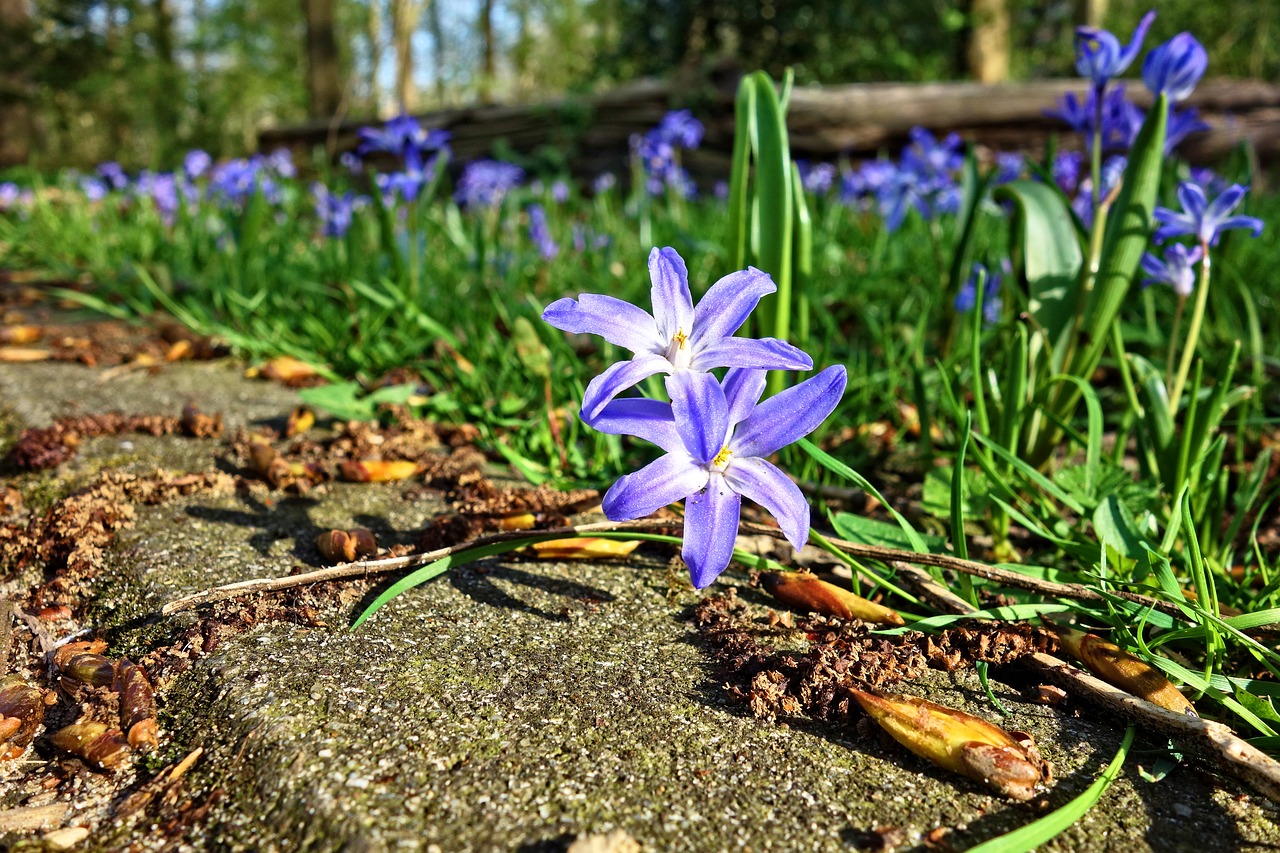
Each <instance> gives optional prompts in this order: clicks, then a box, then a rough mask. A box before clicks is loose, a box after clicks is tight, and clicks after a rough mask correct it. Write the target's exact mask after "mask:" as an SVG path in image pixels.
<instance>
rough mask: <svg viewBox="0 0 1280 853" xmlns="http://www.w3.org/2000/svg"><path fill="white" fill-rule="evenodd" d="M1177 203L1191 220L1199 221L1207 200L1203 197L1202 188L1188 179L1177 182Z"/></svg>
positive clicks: (1202, 215)
mask: <svg viewBox="0 0 1280 853" xmlns="http://www.w3.org/2000/svg"><path fill="white" fill-rule="evenodd" d="M1178 203H1179V204H1181V205H1182V210H1183V212H1184V213H1186V214H1187V216H1189V217H1191V218H1192V219H1193V220H1196V221H1199V220H1200V219H1202V218H1203V217H1204V209H1205V206H1206V204H1207V201H1206V199H1205V197H1204V190H1202V189H1200V187H1199V186H1198V185H1196V184H1193V183H1191V182H1190V181H1184V182H1183V183H1181V184H1178Z"/></svg>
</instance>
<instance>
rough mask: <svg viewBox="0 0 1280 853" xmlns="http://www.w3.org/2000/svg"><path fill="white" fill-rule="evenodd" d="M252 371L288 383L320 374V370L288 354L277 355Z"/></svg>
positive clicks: (305, 379) (302, 380)
mask: <svg viewBox="0 0 1280 853" xmlns="http://www.w3.org/2000/svg"><path fill="white" fill-rule="evenodd" d="M250 373H251V374H253V375H257V376H261V377H262V378H263V379H273V380H275V381H276V382H283V383H285V384H286V385H289V384H293V383H295V382H305V381H307V380H310V379H313V378H315V377H316V376H319V375H320V372H319V371H318V370H316V369H315V368H314V367H312V366H311V365H310V364H307V363H306V362H304V361H299V360H298V359H296V358H293V357H291V356H287V355H282V356H277V357H276V358H273V359H271V360H270V361H268V362H267V363H266V364H264V365H262V367H260V368H258V369H257V370H256V371H250Z"/></svg>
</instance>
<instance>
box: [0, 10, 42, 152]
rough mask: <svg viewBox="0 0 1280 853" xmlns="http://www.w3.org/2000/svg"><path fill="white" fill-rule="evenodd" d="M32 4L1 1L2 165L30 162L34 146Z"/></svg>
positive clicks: (0, 111) (0, 88)
mask: <svg viewBox="0 0 1280 853" xmlns="http://www.w3.org/2000/svg"><path fill="white" fill-rule="evenodd" d="M31 37H32V20H31V7H30V6H28V5H27V0H0V168H4V167H5V166H14V165H18V164H21V163H25V162H26V161H27V157H28V156H29V153H30V149H31V137H32V131H33V129H34V128H33V124H32V118H33V117H32V110H31V100H32V84H31V79H30V76H29V74H28V71H27V69H28V63H29V62H30V61H31V56H30V51H29V48H28V46H29V45H30V44H31Z"/></svg>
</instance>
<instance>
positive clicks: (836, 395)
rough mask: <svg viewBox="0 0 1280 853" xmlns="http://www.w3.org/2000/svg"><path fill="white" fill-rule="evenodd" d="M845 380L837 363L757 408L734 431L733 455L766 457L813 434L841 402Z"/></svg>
mask: <svg viewBox="0 0 1280 853" xmlns="http://www.w3.org/2000/svg"><path fill="white" fill-rule="evenodd" d="M846 380H847V377H846V376H845V370H844V367H842V366H841V365H838V364H837V365H834V366H832V367H828V368H827V369H826V370H824V371H822V372H821V373H819V374H818V375H817V376H814V377H811V378H809V379H806V380H805V381H804V382H801V383H800V384H799V385H795V386H792V387H791V388H788V389H787V390H785V391H783V392H782V393H780V394H778V395H776V396H773V397H770V398H769V399H768V400H765V401H764V402H763V403H761V404H760V405H758V406H756V409H755V411H754V412H752V413H751V416H750V417H748V418H747V419H746V420H745V421H743V422H742V423H740V424H738V427H737V429H735V430H734V431H733V438H732V440H730V442H729V447H730V448H731V449H732V450H733V453H734V456H735V457H742V456H768V455H769V454H770V453H773V452H774V451H775V450H777V449H778V448H780V447H786V446H787V445H788V444H790V443H791V442H793V441H795V440H796V439H798V438H801V437H803V436H806V435H808V434H809V433H811V432H813V431H814V430H815V429H817V428H818V425H819V424H821V423H822V422H823V421H824V420H826V419H827V415H829V414H831V412H832V411H833V410H834V409H835V407H836V404H837V403H839V402H840V397H841V396H842V395H843V394H844V386H845V382H846Z"/></svg>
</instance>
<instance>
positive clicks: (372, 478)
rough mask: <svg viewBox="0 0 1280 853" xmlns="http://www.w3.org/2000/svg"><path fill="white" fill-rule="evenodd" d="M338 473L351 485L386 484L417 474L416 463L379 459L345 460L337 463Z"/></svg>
mask: <svg viewBox="0 0 1280 853" xmlns="http://www.w3.org/2000/svg"><path fill="white" fill-rule="evenodd" d="M338 473H339V474H341V475H342V479H344V480H349V481H351V482H353V483H387V482H390V481H392V480H403V479H405V478H407V477H412V476H413V475H414V474H416V473H418V463H417V462H407V461H404V460H394V461H385V460H381V459H368V460H365V461H363V462H357V461H354V460H346V461H343V462H340V463H338Z"/></svg>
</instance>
